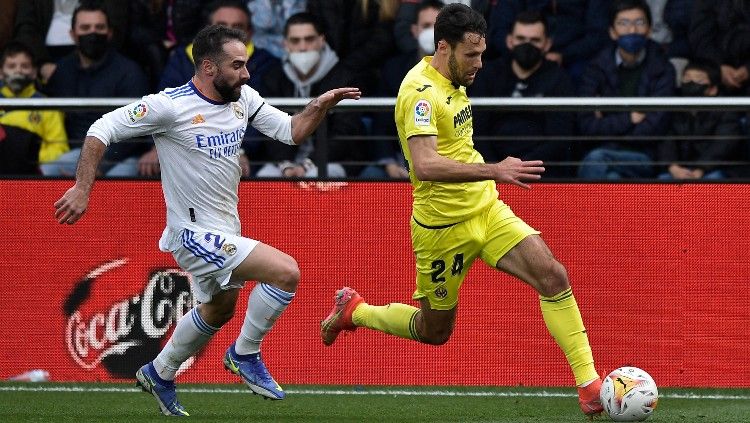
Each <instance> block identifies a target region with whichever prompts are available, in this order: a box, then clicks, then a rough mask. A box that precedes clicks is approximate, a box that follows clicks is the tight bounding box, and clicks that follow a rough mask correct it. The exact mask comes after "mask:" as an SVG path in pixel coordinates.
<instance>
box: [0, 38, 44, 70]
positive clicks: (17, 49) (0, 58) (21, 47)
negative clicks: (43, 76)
mask: <svg viewBox="0 0 750 423" xmlns="http://www.w3.org/2000/svg"><path fill="white" fill-rule="evenodd" d="M17 54H25V55H26V56H28V57H29V59H31V63H32V64H33V65H34V67H36V65H37V64H36V58H35V57H34V52H33V51H32V50H31V49H30V48H29V46H27V45H26V44H24V43H21V42H18V41H11V42H9V43H8V44H6V45H5V49H4V50H3V54H2V55H0V68H1V67H3V66H5V60H6V59H7V58H9V57H11V56H15V55H17Z"/></svg>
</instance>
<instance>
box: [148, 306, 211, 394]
mask: <svg viewBox="0 0 750 423" xmlns="http://www.w3.org/2000/svg"><path fill="white" fill-rule="evenodd" d="M218 330H219V328H215V327H213V326H210V325H209V324H208V323H206V322H205V320H203V318H202V317H201V315H200V313H199V312H198V308H197V307H193V309H192V310H190V311H189V312H187V313H185V315H184V316H182V317H181V318H180V320H179V321H178V322H177V327H175V329H174V332H173V333H172V337H171V338H169V341H168V342H167V345H165V346H164V349H163V350H161V352H160V353H159V355H158V356H156V359H155V360H154V369H156V373H158V374H159V377H161V378H162V379H164V380H174V378H175V375H176V374H177V370H178V369H179V368H180V365H181V364H182V363H183V362H185V360H187V359H188V358H190V357H192V356H193V355H195V353H197V352H198V351H200V349H201V348H203V346H204V345H206V343H207V342H208V341H209V340H210V339H211V337H212V336H213V335H214V334H215V333H216V331H218Z"/></svg>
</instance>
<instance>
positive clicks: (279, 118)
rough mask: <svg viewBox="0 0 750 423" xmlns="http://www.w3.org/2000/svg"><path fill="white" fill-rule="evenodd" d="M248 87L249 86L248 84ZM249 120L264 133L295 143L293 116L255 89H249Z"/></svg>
mask: <svg viewBox="0 0 750 423" xmlns="http://www.w3.org/2000/svg"><path fill="white" fill-rule="evenodd" d="M246 87H247V86H246ZM247 91H248V94H249V97H250V101H248V110H247V112H248V114H249V115H250V117H249V118H248V122H249V123H250V125H252V127H253V128H255V129H257V130H259V131H260V132H261V133H263V135H265V136H267V137H270V138H273V139H275V140H277V141H281V142H283V143H284V144H289V145H295V144H294V140H293V139H292V117H291V116H289V114H288V113H285V112H282V111H281V110H279V109H277V108H275V107H273V106H271V105H269V104H267V103H266V101H265V100H264V99H263V97H261V96H260V94H258V93H257V92H256V91H255V90H252V89H249V87H248V90H247Z"/></svg>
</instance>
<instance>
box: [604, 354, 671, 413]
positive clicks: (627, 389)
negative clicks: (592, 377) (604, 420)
mask: <svg viewBox="0 0 750 423" xmlns="http://www.w3.org/2000/svg"><path fill="white" fill-rule="evenodd" d="M599 397H600V400H601V402H602V406H603V407H604V411H605V412H606V413H607V414H608V415H609V417H610V418H611V419H612V420H614V421H617V422H639V421H643V420H646V419H647V418H648V417H649V416H650V415H651V414H653V412H654V409H656V405H657V404H658V402H659V391H658V389H657V388H656V383H655V382H654V379H653V378H652V377H651V376H650V375H649V374H648V373H646V372H645V371H644V370H642V369H639V368H637V367H620V368H619V369H616V370H614V371H613V372H612V373H610V374H609V375H607V377H606V378H604V381H603V382H602V388H601V391H600V392H599Z"/></svg>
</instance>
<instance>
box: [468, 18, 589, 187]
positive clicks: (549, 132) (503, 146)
mask: <svg viewBox="0 0 750 423" xmlns="http://www.w3.org/2000/svg"><path fill="white" fill-rule="evenodd" d="M547 31H548V30H547V22H546V20H545V18H544V16H543V15H542V14H541V13H539V12H536V11H527V12H521V13H519V14H518V15H516V21H515V22H514V24H513V27H512V30H511V33H510V34H508V36H507V37H506V39H505V44H506V47H507V48H508V51H509V52H510V54H509V55H506V56H505V57H501V58H499V59H495V60H494V61H491V62H489V63H487V64H486V65H485V67H484V68H483V69H482V71H481V72H479V73H478V74H477V79H476V81H475V82H474V84H473V85H472V86H471V87H470V95H473V96H475V97H516V98H521V97H572V96H573V95H574V89H573V85H572V83H571V81H570V78H569V77H568V75H567V73H566V72H565V71H564V70H563V69H562V68H561V67H560V65H559V64H557V63H556V62H553V61H550V60H548V59H546V58H545V55H546V53H547V52H549V50H550V48H551V46H552V40H551V38H550V36H549V33H548V32H547ZM574 128H575V115H574V114H573V113H566V112H534V111H517V112H496V111H477V112H475V118H474V134H476V135H479V136H482V137H487V136H498V135H499V136H506V137H508V136H512V137H515V136H518V137H523V138H522V139H514V140H512V141H502V140H491V139H485V140H476V141H475V148H476V149H477V150H478V151H479V152H480V153H481V154H482V156H483V157H484V160H485V161H486V162H488V163H490V162H499V161H501V160H503V159H505V158H506V157H508V156H512V157H518V158H519V159H521V160H543V161H544V166H545V168H546V171H545V172H544V173H545V177H565V176H570V174H571V170H570V169H568V168H567V167H565V166H564V165H556V164H555V163H557V162H566V161H568V160H569V159H570V157H571V144H570V142H569V141H562V140H557V139H554V137H555V136H568V137H569V136H571V135H573V131H574ZM531 137H534V138H531Z"/></svg>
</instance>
